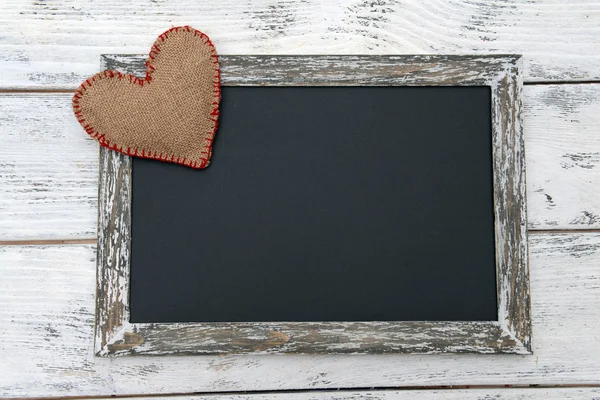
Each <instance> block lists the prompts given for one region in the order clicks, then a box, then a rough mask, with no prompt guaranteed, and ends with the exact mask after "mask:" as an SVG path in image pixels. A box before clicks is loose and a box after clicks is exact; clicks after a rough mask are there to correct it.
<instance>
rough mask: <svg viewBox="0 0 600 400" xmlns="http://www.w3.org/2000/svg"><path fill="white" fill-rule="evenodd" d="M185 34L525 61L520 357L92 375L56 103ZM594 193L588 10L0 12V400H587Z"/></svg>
mask: <svg viewBox="0 0 600 400" xmlns="http://www.w3.org/2000/svg"><path fill="white" fill-rule="evenodd" d="M184 24H189V25H192V26H194V27H196V28H198V29H201V30H203V31H205V32H206V33H207V34H208V35H209V36H210V37H211V38H212V39H213V41H214V43H215V45H216V46H217V49H218V51H219V52H220V53H221V54H428V53H435V54H474V53H480V54H485V53H517V54H523V55H524V60H525V83H526V86H525V88H524V99H523V105H524V110H525V111H524V128H525V137H526V143H525V145H526V157H527V168H528V169H527V180H528V182H527V185H528V205H529V228H530V255H531V263H530V265H531V296H532V314H533V337H534V342H533V343H534V352H535V354H534V355H533V356H510V355H506V356H481V355H437V356H430V355H384V356H348V355H346V356H227V357H179V358H178V357H135V358H127V357H125V358H119V359H106V358H94V357H93V355H92V343H93V318H94V316H93V309H94V286H95V248H94V246H95V242H96V231H95V229H96V214H97V201H96V196H97V179H98V160H97V157H98V146H97V144H96V143H95V142H94V141H92V140H91V139H88V137H87V135H85V133H84V132H83V131H82V130H81V128H80V127H79V125H78V123H77V121H76V120H75V118H74V117H73V115H72V113H71V102H70V98H71V93H72V92H73V90H74V89H75V88H76V87H77V85H78V84H79V83H80V81H81V80H83V79H84V78H85V77H87V76H89V75H91V74H93V73H95V72H97V71H98V65H99V60H100V54H102V53H147V51H148V48H149V46H150V45H151V44H152V42H153V41H154V39H155V38H156V36H157V35H158V34H159V33H161V32H163V31H164V30H166V29H168V28H169V27H171V26H174V25H184ZM599 184H600V4H599V3H596V2H593V1H567V0H562V1H552V0H544V1H526V0H522V1H516V0H515V1H509V0H503V1H500V0H497V1H486V0H468V1H467V0H464V1H458V0H398V1H391V0H331V1H327V0H298V1H290V0H288V1H250V0H246V1H241V0H206V1H196V2H190V1H182V0H174V1H166V0H132V1H128V2H126V1H119V0H104V1H92V0H56V1H50V0H48V1H44V0H37V1H24V0H0V396H2V397H56V396H97V397H100V396H109V395H131V394H138V395H139V394H163V395H176V394H179V395H180V394H187V395H189V397H186V396H178V398H180V399H181V398H182V397H183V398H186V399H187V398H189V399H191V398H195V399H199V398H200V397H201V394H202V393H209V392H216V393H217V394H215V395H211V396H210V397H206V398H210V399H219V400H222V399H235V400H240V399H273V400H275V399H292V400H294V399H298V400H300V399H302V400H304V399H330V398H335V399H358V398H370V399H396V398H403V399H421V398H436V399H438V398H439V399H483V398H499V399H523V398H535V399H565V398H568V399H599V398H600V190H599V189H600V186H599ZM424 212H426V210H424ZM445 386H453V387H459V389H441V388H440V387H445ZM467 386H469V387H470V388H469V389H467V388H466V387H467ZM506 386H512V387H506ZM427 387H429V389H427ZM340 388H341V389H343V390H341V391H333V390H331V391H323V390H330V389H340ZM383 388H388V389H387V390H384V389H383ZM400 388H410V389H413V390H400ZM277 390H284V391H287V392H280V393H277V392H271V391H277ZM314 390H320V391H314ZM237 391H257V393H254V394H243V393H242V394H235V393H233V392H237ZM194 393H195V395H194ZM202 398H204V397H202Z"/></svg>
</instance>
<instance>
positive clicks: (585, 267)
mask: <svg viewBox="0 0 600 400" xmlns="http://www.w3.org/2000/svg"><path fill="white" fill-rule="evenodd" d="M530 251H531V295H532V310H533V337H534V355H533V356H511V355H506V356H497V355H491V356H484V355H450V354H448V355H436V356H434V355H387V356H331V355H329V356H327V355H321V356H226V357H129V358H128V357H124V358H118V359H106V358H94V357H93V355H92V342H93V332H92V329H93V324H92V319H93V307H94V284H95V282H94V281H95V265H94V264H95V260H94V253H95V252H94V247H93V246H89V245H66V246H0V277H1V279H0V360H2V362H1V363H0V396H5V397H6V396H44V397H48V396H65V395H69V396H79V395H110V394H120V395H124V394H148V393H191V392H210V391H234V390H275V389H318V388H353V387H378V386H387V387H401V386H412V387H414V386H420V385H425V386H438V385H506V384H521V385H524V384H542V385H556V384H589V383H598V376H600V357H598V354H600V340H598V332H600V234H598V233H569V234H533V235H531V237H530ZM527 393H529V392H527ZM449 395H450V394H449ZM309 398H310V397H309ZM317 398H318V397H317ZM325 398H327V397H325ZM375 398H377V397H375ZM409 398H410V397H409ZM449 398H452V397H449ZM475 398H477V397H475ZM507 398H511V397H507ZM515 398H519V397H515ZM540 398H543V397H540ZM574 398H580V397H574Z"/></svg>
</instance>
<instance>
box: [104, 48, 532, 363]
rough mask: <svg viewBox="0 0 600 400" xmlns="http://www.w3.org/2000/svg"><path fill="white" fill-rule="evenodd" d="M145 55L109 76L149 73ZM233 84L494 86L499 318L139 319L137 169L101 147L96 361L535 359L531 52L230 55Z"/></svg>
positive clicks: (224, 62) (227, 76)
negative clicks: (304, 356) (133, 268)
mask: <svg viewBox="0 0 600 400" xmlns="http://www.w3.org/2000/svg"><path fill="white" fill-rule="evenodd" d="M144 61H145V58H144V57H142V56H118V55H105V56H103V57H102V63H103V66H104V67H105V68H106V69H116V70H119V71H121V72H126V73H133V74H135V75H138V76H144V73H145V67H144ZM220 64H221V79H222V85H223V86H263V85H271V86H336V85H343V86H382V85H383V86H434V85H437V86H464V85H467V86H489V87H491V93H492V114H491V115H492V136H493V137H492V143H493V175H494V199H495V201H494V203H495V204H494V213H495V238H496V271H497V292H498V293H497V295H498V296H497V298H498V320H497V321H489V322H488V321H485V322H428V321H423V322H404V321H398V322H273V323H262V322H256V323H234V322H232V323H164V324H162V323H161V324H157V323H130V322H129V250H130V228H131V226H130V225H131V162H130V157H128V156H125V155H123V154H120V153H117V152H114V151H110V150H107V149H105V148H103V147H102V148H101V149H100V180H99V194H98V195H99V215H98V248H97V262H98V268H97V290H96V320H95V354H96V355H98V356H116V355H137V354H148V355H163V354H178V355H186V354H232V353H269V354H273V353H421V354H423V353H443V352H455V353H513V354H531V315H530V294H529V267H528V254H527V230H526V226H527V224H526V222H527V221H526V202H525V160H524V156H525V155H524V145H523V132H522V125H521V117H520V112H521V92H522V70H521V68H522V66H521V59H520V56H516V55H493V56H221V57H220Z"/></svg>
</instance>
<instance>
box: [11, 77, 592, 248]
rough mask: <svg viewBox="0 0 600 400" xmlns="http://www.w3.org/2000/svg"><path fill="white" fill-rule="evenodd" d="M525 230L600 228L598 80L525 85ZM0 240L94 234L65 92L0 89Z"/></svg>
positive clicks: (88, 185) (91, 188) (83, 140)
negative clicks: (526, 220) (586, 82)
mask: <svg viewBox="0 0 600 400" xmlns="http://www.w3.org/2000/svg"><path fill="white" fill-rule="evenodd" d="M523 106H524V107H523V108H524V111H523V124H524V132H525V151H526V161H527V189H528V191H527V201H528V219H529V228H534V229H581V228H584V229H589V228H593V229H598V228H600V196H598V191H597V188H598V187H599V185H600V135H599V134H598V133H599V132H600V113H599V112H598V110H599V109H600V84H587V85H548V86H546V85H540V86H537V85H536V86H525V87H524V99H523ZM0 110H1V112H0V127H1V130H0V143H1V145H0V240H25V239H73V238H75V239H78V238H94V237H95V232H96V224H97V223H96V221H97V219H96V218H97V213H98V211H97V193H98V188H97V181H98V146H97V144H96V142H94V141H93V140H91V139H90V138H89V136H88V135H87V134H85V132H84V131H83V130H82V129H81V127H80V126H79V124H78V123H77V121H76V120H75V118H74V117H73V114H72V111H71V94H69V93H64V94H63V93H45V94H40V93H31V94H0Z"/></svg>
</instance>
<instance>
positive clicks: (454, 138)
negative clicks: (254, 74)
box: [130, 87, 497, 322]
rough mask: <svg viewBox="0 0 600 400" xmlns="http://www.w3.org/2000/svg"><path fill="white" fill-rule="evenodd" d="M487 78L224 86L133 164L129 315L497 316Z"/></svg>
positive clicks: (145, 318) (213, 318)
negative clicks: (213, 113)
mask: <svg viewBox="0 0 600 400" xmlns="http://www.w3.org/2000/svg"><path fill="white" fill-rule="evenodd" d="M490 99H491V92H490V89H489V87H224V88H223V92H222V105H221V123H220V126H219V131H218V135H217V138H216V142H215V147H214V151H213V161H212V163H211V165H210V166H209V167H208V168H207V169H206V170H200V171H199V170H193V169H190V168H186V167H182V166H179V165H173V164H165V163H160V162H156V161H149V160H144V159H134V160H133V175H132V187H133V197H132V233H131V235H132V239H131V289H130V290H131V298H130V301H131V305H130V307H131V321H132V322H202V321H210V322H221V321H240V322H247V321H415V320H416V321H418V320H421V321H426V320H433V321H456V320H463V321H480V320H483V321H491V320H495V319H497V309H496V264H495V253H494V210H493V184H492V144H491V137H492V135H491V101H490Z"/></svg>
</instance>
